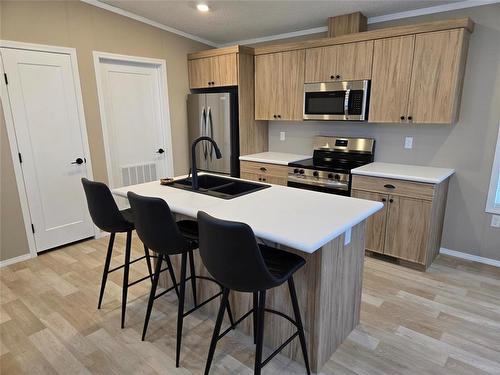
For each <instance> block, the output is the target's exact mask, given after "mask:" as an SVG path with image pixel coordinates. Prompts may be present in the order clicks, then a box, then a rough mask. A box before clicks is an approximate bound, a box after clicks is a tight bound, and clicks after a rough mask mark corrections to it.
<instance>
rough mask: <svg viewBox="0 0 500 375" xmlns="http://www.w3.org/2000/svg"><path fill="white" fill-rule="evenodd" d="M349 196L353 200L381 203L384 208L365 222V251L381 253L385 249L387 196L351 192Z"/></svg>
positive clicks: (367, 192) (365, 192)
mask: <svg viewBox="0 0 500 375" xmlns="http://www.w3.org/2000/svg"><path fill="white" fill-rule="evenodd" d="M351 196H352V197H354V198H360V199H366V200H370V201H376V202H382V203H383V204H384V208H383V209H382V210H380V211H378V212H376V213H375V214H374V215H372V216H370V217H369V218H368V219H367V220H366V234H365V237H366V240H365V248H366V250H370V251H375V252H377V253H383V252H384V247H385V231H386V224H387V204H388V201H389V196H388V195H387V194H381V193H373V192H369V191H361V190H352V193H351Z"/></svg>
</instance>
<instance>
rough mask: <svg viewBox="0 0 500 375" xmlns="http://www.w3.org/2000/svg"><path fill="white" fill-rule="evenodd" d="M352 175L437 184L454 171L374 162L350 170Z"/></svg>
mask: <svg viewBox="0 0 500 375" xmlns="http://www.w3.org/2000/svg"><path fill="white" fill-rule="evenodd" d="M351 173H352V174H354V175H361V176H372V177H384V178H394V179H397V180H407V181H415V182H424V183H429V184H439V183H441V182H443V181H444V180H446V179H447V178H448V177H450V176H451V175H453V174H454V173H455V170H454V169H449V168H436V167H426V166H420V165H406V164H392V163H381V162H374V163H370V164H367V165H364V166H362V167H359V168H355V169H352V170H351Z"/></svg>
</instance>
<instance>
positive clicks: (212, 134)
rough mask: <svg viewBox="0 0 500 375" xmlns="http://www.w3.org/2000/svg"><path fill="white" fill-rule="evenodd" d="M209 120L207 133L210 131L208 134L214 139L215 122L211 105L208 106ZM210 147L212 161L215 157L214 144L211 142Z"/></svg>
mask: <svg viewBox="0 0 500 375" xmlns="http://www.w3.org/2000/svg"><path fill="white" fill-rule="evenodd" d="M207 118H208V121H207V133H208V136H209V137H210V138H212V139H213V137H214V124H213V121H212V109H211V108H210V107H208V116H207ZM208 147H210V153H209V155H210V161H212V159H213V155H214V146H213V145H212V144H211V143H210V145H209V146H208Z"/></svg>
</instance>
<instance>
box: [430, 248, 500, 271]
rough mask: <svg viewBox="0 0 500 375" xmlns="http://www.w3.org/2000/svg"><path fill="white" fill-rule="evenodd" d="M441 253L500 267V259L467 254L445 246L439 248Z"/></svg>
mask: <svg viewBox="0 0 500 375" xmlns="http://www.w3.org/2000/svg"><path fill="white" fill-rule="evenodd" d="M439 253H440V254H446V255H450V256H452V257H455V258H461V259H467V260H472V261H474V262H478V263H483V264H489V265H490V266H495V267H500V260H495V259H490V258H483V257H480V256H477V255H471V254H467V253H462V252H460V251H455V250H450V249H446V248H444V247H442V248H441V249H439Z"/></svg>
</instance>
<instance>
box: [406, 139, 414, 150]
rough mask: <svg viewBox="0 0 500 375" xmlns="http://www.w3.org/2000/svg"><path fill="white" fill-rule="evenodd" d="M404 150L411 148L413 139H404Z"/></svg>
mask: <svg viewBox="0 0 500 375" xmlns="http://www.w3.org/2000/svg"><path fill="white" fill-rule="evenodd" d="M405 148H407V149H412V148H413V137H405Z"/></svg>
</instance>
